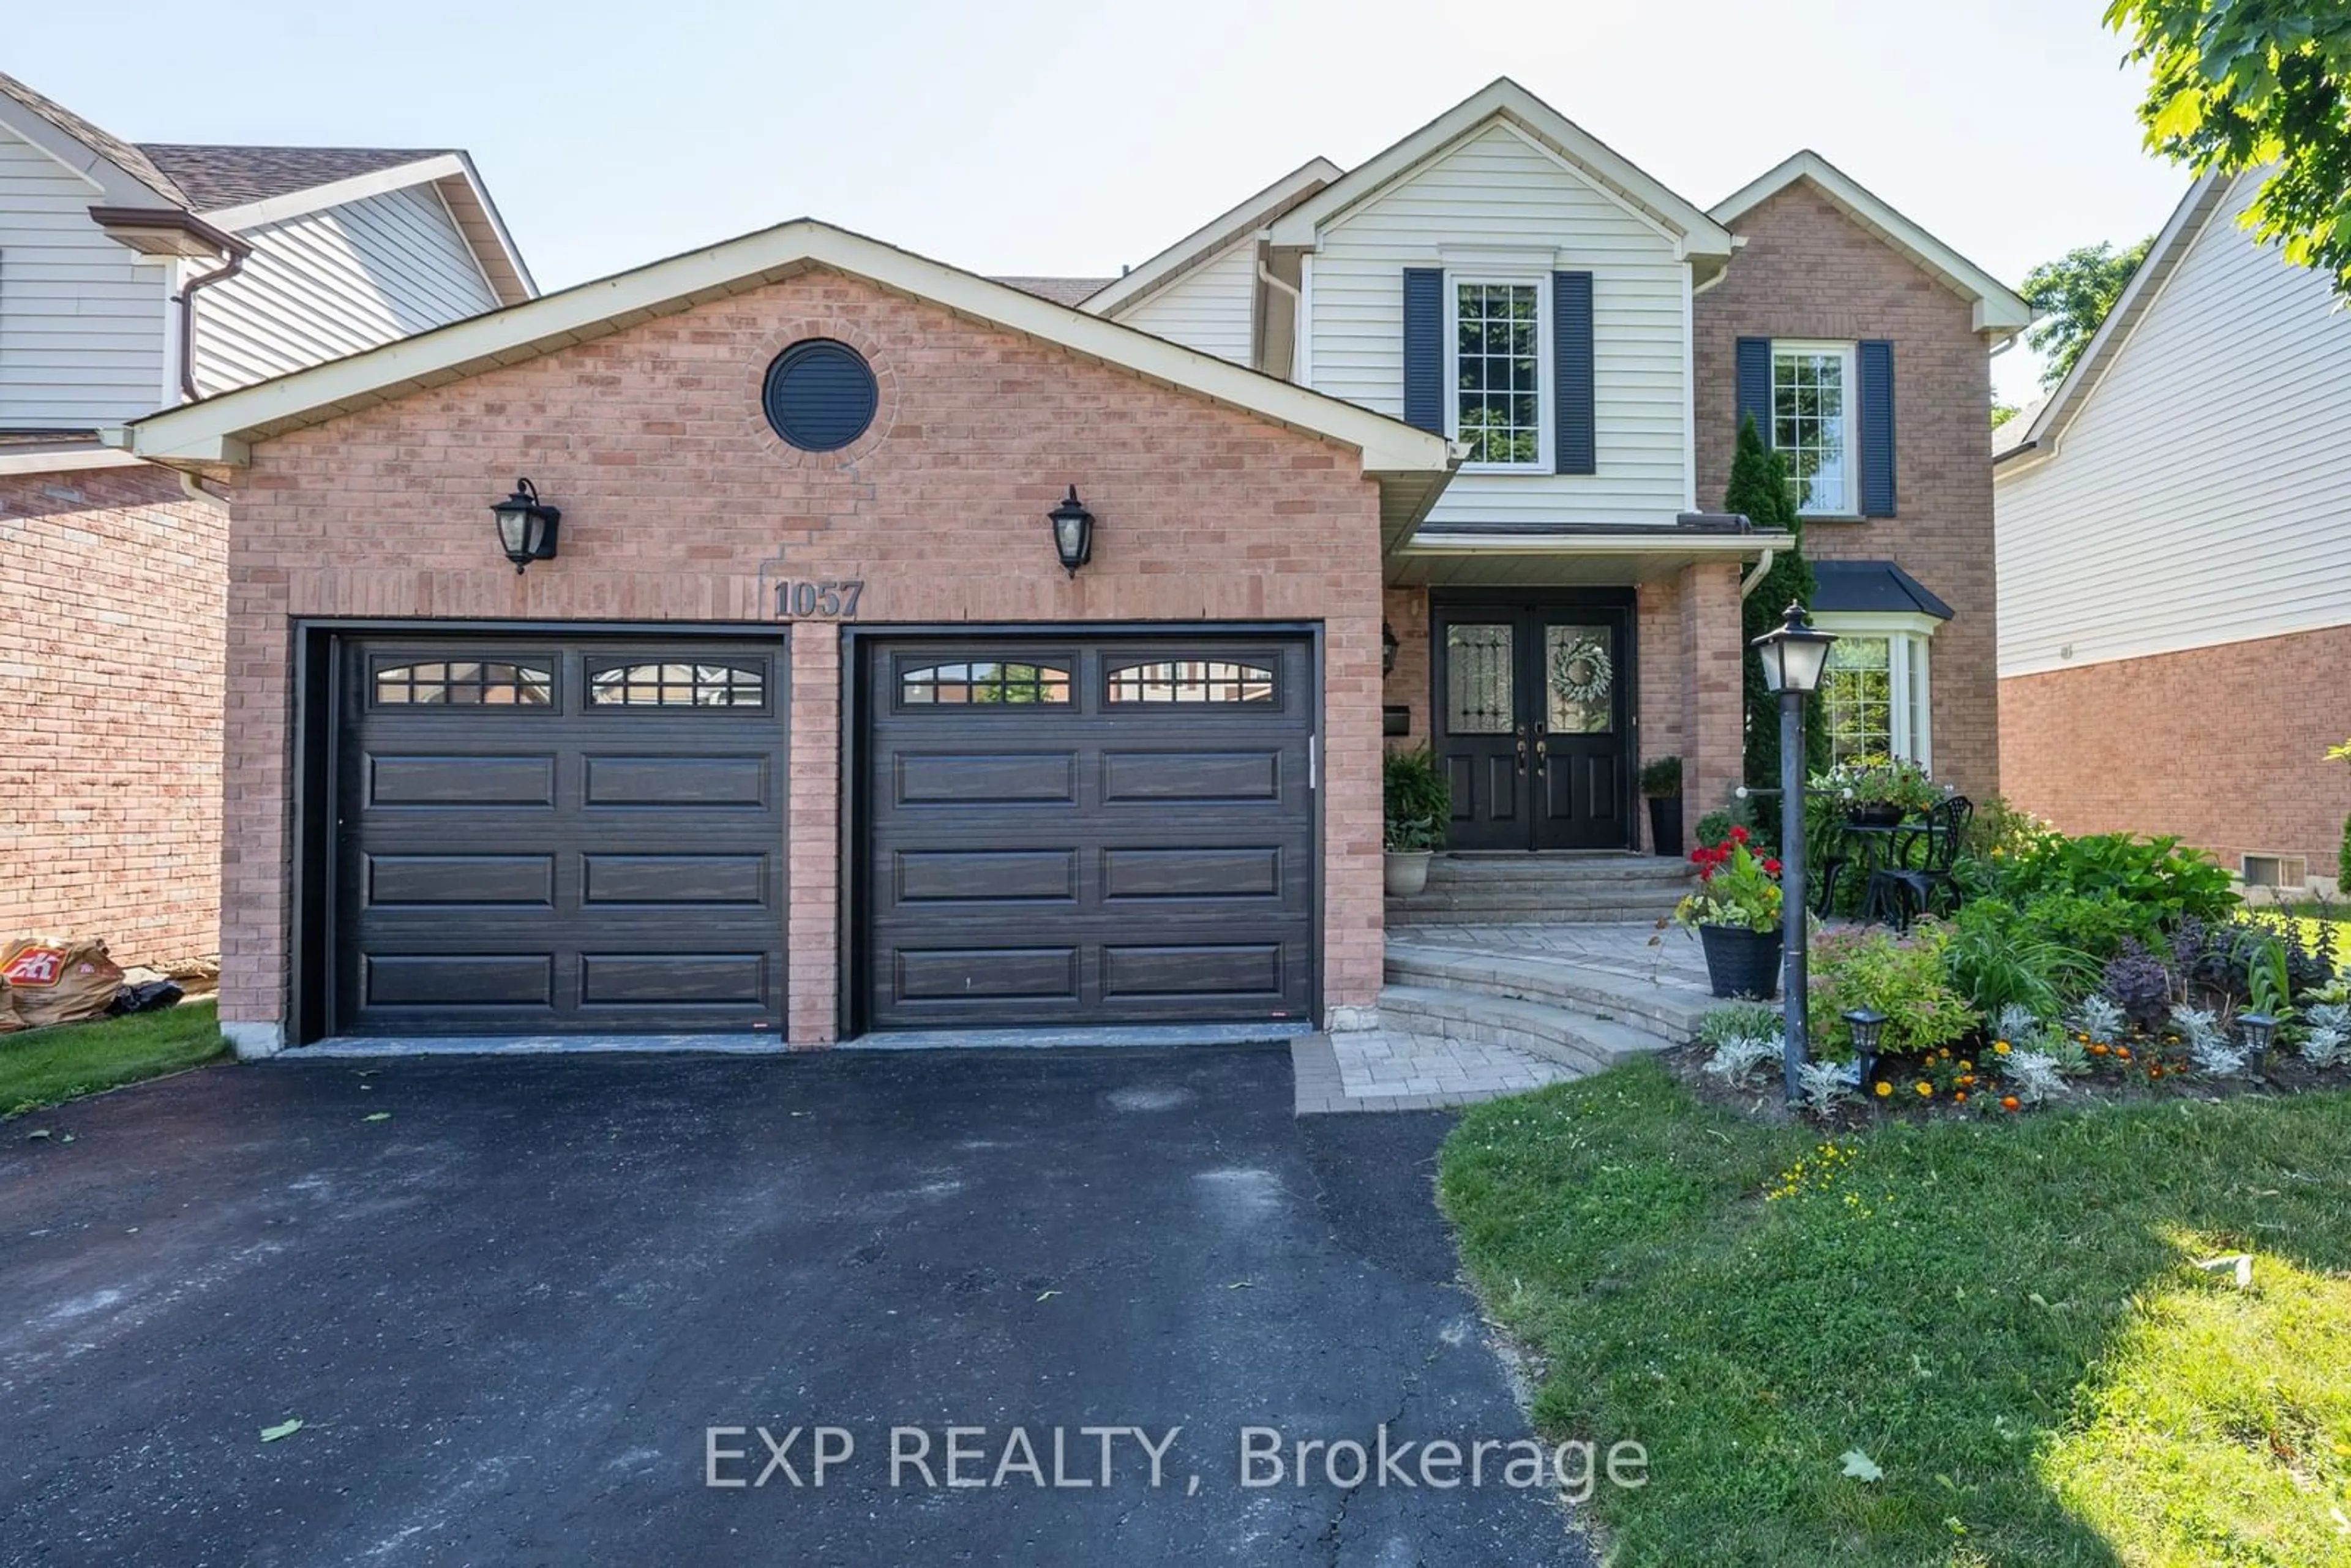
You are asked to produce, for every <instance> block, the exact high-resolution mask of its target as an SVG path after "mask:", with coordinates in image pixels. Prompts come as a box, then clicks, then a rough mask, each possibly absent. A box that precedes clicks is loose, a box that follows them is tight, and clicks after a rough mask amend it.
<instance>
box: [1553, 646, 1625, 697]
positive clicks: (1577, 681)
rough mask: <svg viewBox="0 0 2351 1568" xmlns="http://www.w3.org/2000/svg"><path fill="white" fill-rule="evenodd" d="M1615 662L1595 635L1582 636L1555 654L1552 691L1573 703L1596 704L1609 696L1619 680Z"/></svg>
mask: <svg viewBox="0 0 2351 1568" xmlns="http://www.w3.org/2000/svg"><path fill="white" fill-rule="evenodd" d="M1615 675H1616V664H1615V661H1614V660H1612V659H1611V658H1609V656H1608V650H1607V648H1606V647H1604V645H1603V644H1601V643H1599V642H1598V641H1597V640H1595V639H1593V638H1591V637H1578V638H1577V639H1576V640H1575V641H1574V642H1573V643H1569V644H1568V645H1567V646H1566V647H1564V648H1562V649H1561V650H1560V651H1559V652H1558V653H1553V654H1552V656H1551V685H1552V690H1553V691H1555V692H1557V693H1558V694H1559V695H1562V696H1563V697H1565V698H1567V699H1568V700H1569V701H1570V702H1579V703H1596V702H1600V701H1602V700H1604V699H1605V698H1606V697H1607V695H1608V687H1609V683H1610V682H1612V681H1613V680H1614V679H1615Z"/></svg>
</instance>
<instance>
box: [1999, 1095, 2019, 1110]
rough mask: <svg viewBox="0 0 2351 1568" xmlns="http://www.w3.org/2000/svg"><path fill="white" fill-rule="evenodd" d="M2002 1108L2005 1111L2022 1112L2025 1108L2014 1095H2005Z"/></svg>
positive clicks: (2002, 1098) (2002, 1099)
mask: <svg viewBox="0 0 2351 1568" xmlns="http://www.w3.org/2000/svg"><path fill="white" fill-rule="evenodd" d="M2000 1108H2001V1110H2003V1111H2021V1110H2022V1109H2023V1108H2024V1102H2023V1101H2022V1100H2019V1099H2018V1098H2017V1097H2016V1096H2015V1095H2013V1094H2009V1095H2004V1096H2002V1097H2001V1103H2000Z"/></svg>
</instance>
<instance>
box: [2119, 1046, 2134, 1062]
mask: <svg viewBox="0 0 2351 1568" xmlns="http://www.w3.org/2000/svg"><path fill="white" fill-rule="evenodd" d="M2115 1054H2116V1056H2118V1057H2120V1058H2122V1059H2123V1060H2124V1061H2129V1060H2130V1059H2131V1053H2130V1047H2129V1046H2127V1045H2118V1046H2116V1047H2115Z"/></svg>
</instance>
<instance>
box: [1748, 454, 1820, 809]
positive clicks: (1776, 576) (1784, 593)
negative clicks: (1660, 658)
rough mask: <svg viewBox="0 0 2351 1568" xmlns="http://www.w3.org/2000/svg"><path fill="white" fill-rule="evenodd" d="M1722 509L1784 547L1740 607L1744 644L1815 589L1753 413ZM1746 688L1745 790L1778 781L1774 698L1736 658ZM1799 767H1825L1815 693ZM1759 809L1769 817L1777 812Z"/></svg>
mask: <svg viewBox="0 0 2351 1568" xmlns="http://www.w3.org/2000/svg"><path fill="white" fill-rule="evenodd" d="M1722 509H1723V510H1724V511H1726V512H1739V513H1742V514H1744V515H1745V517H1747V520H1748V521H1750V522H1751V523H1753V524H1754V525H1755V526H1756V527H1757V528H1782V529H1785V530H1786V531H1787V532H1788V534H1789V535H1790V536H1791V542H1790V543H1789V545H1788V546H1787V547H1786V548H1785V549H1782V550H1780V551H1779V553H1778V554H1777V555H1775V556H1774V557H1773V558H1772V560H1771V570H1770V571H1767V572H1765V573H1764V574H1763V580H1762V581H1761V582H1760V583H1757V584H1756V585H1755V591H1753V592H1752V593H1750V594H1749V595H1748V596H1747V598H1746V600H1745V601H1743V602H1742V603H1741V604H1740V626H1741V635H1742V636H1743V637H1744V638H1745V639H1746V640H1747V641H1748V642H1750V643H1752V642H1753V641H1754V640H1755V639H1756V638H1758V637H1760V636H1761V635H1762V634H1763V633H1764V632H1769V631H1770V630H1771V628H1772V627H1774V626H1776V625H1778V624H1779V623H1780V618H1781V616H1782V615H1783V614H1784V613H1786V612H1787V609H1788V606H1789V605H1790V604H1792V603H1794V604H1803V605H1810V604H1811V603H1812V601H1813V591H1814V589H1815V588H1816V587H1817V584H1816V583H1815V581H1814V580H1813V567H1812V563H1811V562H1810V561H1808V560H1806V559H1804V549H1803V539H1804V530H1803V523H1802V519H1801V518H1799V517H1797V516H1796V503H1795V502H1794V500H1793V499H1792V498H1791V497H1790V496H1789V494H1788V465H1787V463H1786V461H1785V460H1784V459H1782V457H1781V455H1779V454H1778V453H1776V452H1774V451H1772V450H1771V448H1769V447H1767V446H1765V445H1764V444H1763V437H1762V435H1761V433H1760V432H1758V431H1757V430H1756V428H1755V416H1754V415H1753V414H1751V413H1750V414H1749V415H1748V416H1747V417H1746V418H1744V419H1742V420H1740V423H1739V445H1738V448H1737V449H1736V451H1735V452H1734V453H1733V454H1732V456H1731V459H1730V484H1729V487H1728V488H1727V489H1726V490H1725V491H1724V493H1723V498H1722ZM1741 667H1742V669H1743V671H1744V673H1745V676H1744V678H1745V692H1746V704H1745V706H1746V740H1747V746H1746V752H1747V755H1746V772H1745V777H1746V780H1747V787H1748V788H1749V789H1778V788H1779V787H1780V699H1779V698H1778V697H1776V696H1774V695H1771V691H1770V690H1769V689H1768V688H1767V687H1766V686H1765V685H1764V684H1763V664H1762V661H1761V660H1760V659H1757V658H1754V657H1752V656H1751V655H1750V656H1749V657H1747V658H1745V659H1744V660H1742V662H1741ZM1804 750H1805V760H1804V772H1805V775H1806V777H1810V776H1811V775H1813V774H1814V773H1818V772H1821V771H1822V770H1823V769H1824V768H1827V767H1828V765H1829V736H1828V729H1827V727H1825V726H1824V725H1823V723H1822V722H1821V703H1820V699H1819V698H1818V697H1817V696H1815V697H1814V698H1813V700H1812V701H1811V702H1810V703H1809V704H1808V705H1807V706H1806V707H1805V712H1804ZM1761 815H1763V816H1765V817H1768V818H1771V819H1772V820H1773V821H1777V819H1778V817H1779V813H1778V811H1777V810H1771V811H1765V812H1763V813H1761Z"/></svg>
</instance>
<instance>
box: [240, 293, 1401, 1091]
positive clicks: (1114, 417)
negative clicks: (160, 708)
mask: <svg viewBox="0 0 2351 1568" xmlns="http://www.w3.org/2000/svg"><path fill="white" fill-rule="evenodd" d="M809 337H828V338H834V339H839V340H842V341H845V342H848V343H850V344H852V345H853V346H855V347H856V348H858V349H859V350H861V351H862V352H863V353H864V354H865V355H866V356H867V357H868V358H869V360H870V361H872V365H873V368H874V371H875V373H876V376H877V378H878V380H879V382H880V383H881V411H880V413H879V414H878V415H877V417H876V419H875V421H874V424H873V427H872V430H871V431H870V432H869V433H868V434H866V435H865V436H864V437H862V438H861V439H860V440H859V441H858V442H857V443H856V444H853V445H852V446H851V447H849V448H848V449H846V450H844V451H841V452H838V453H831V454H809V453H801V452H798V451H795V450H793V449H791V448H789V447H787V446H785V445H784V444H781V443H780V442H778V440H777V439H776V438H775V436H774V435H773V434H771V433H770V432H769V431H768V427H767V424H766V423H765V421H764V419H763V418H762V417H761V414H760V413H759V386H760V378H761V377H762V375H763V374H764V372H765V371H766V370H767V367H768V363H769V361H771V360H772V359H773V358H774V357H775V355H776V354H777V353H778V351H780V350H782V349H783V348H784V347H786V346H787V345H789V344H790V343H792V342H794V341H797V340H800V339H804V338H809ZM517 474H523V475H528V476H530V477H531V478H532V479H533V480H534V481H536V483H537V484H538V486H539V488H540V490H541V491H542V492H543V493H544V494H545V495H546V496H547V497H548V499H549V501H551V502H553V503H555V504H556V505H559V506H560V507H562V508H563V532H562V540H561V546H562V552H561V555H560V557H559V559H556V560H554V561H551V562H546V563H542V564H539V565H536V566H533V567H532V568H531V569H530V570H529V571H528V572H527V573H523V574H520V575H517V573H516V572H515V571H513V570H511V569H510V568H509V567H508V566H507V564H506V563H505V561H504V560H503V559H501V558H500V557H499V555H498V553H497V551H496V549H495V547H494V543H493V540H492V537H491V529H490V523H489V517H488V514H487V510H486V508H487V507H488V504H489V502H490V501H491V500H492V499H494V498H495V497H498V496H500V495H503V494H504V493H505V492H506V490H507V487H508V486H510V485H511V484H512V483H513V480H514V476H516V475H517ZM1071 484H1075V485H1076V486H1078V488H1079V491H1080V493H1081V495H1082V496H1083V497H1084V498H1085V500H1086V503H1087V504H1088V505H1089V506H1090V507H1092V509H1093V510H1094V512H1095V513H1096V514H1097V516H1098V517H1100V519H1101V521H1100V528H1099V531H1098V534H1097V539H1096V545H1095V551H1094V559H1093V563H1092V566H1090V567H1089V568H1088V569H1087V570H1085V571H1084V572H1082V573H1081V574H1080V575H1079V576H1078V577H1077V578H1076V579H1075V580H1071V579H1069V578H1067V577H1065V576H1064V575H1063V574H1062V572H1061V570H1060V568H1059V567H1058V566H1057V565H1056V564H1055V562H1054V560H1053V559H1052V553H1051V547H1050V540H1049V538H1048V535H1047V529H1046V526H1045V522H1044V515H1045V513H1046V512H1047V510H1049V509H1050V507H1052V505H1053V503H1054V502H1055V501H1057V500H1059V499H1060V498H1061V495H1062V493H1063V490H1064V488H1065V486H1069V485H1071ZM1377 518H1378V495H1377V491H1376V487H1375V486H1374V485H1373V484H1372V483H1371V482H1370V481H1367V480H1365V479H1364V478H1363V477H1362V476H1361V475H1360V469H1359V463H1358V459H1357V457H1356V455H1355V454H1354V453H1353V451H1352V450H1345V449H1341V448H1338V447H1334V446H1331V445H1327V444H1322V443H1321V442H1318V441H1316V440H1313V439H1311V438H1310V437H1307V436H1304V435H1301V434H1297V433H1295V432H1291V431H1289V430H1285V429H1282V428H1280V427H1277V426H1274V425H1271V424H1270V423H1264V422H1261V421H1259V420H1257V419H1255V418H1253V417H1251V416H1249V415H1247V414H1243V413H1238V412H1235V411H1232V410H1229V409H1226V408H1222V407H1219V406H1217V405H1214V404H1211V403H1209V402H1205V401H1203V400H1200V399H1197V398H1195V397H1192V396H1190V395H1188V394H1185V393H1181V392H1175V391H1173V390H1170V389H1167V388H1165V387H1161V386H1157V385H1155V384H1151V383H1147V382H1143V381H1141V380H1139V379H1137V378H1135V377H1133V376H1131V375H1128V374H1126V373H1124V372H1122V371H1114V370H1112V369H1109V368H1106V367H1104V366H1102V365H1100V364H1096V363H1093V362H1092V361H1085V360H1081V359H1080V358H1078V357H1077V356H1074V355H1072V354H1070V353H1068V352H1066V351H1063V350H1060V349H1058V348H1055V347H1052V346H1050V345H1046V344H1042V343H1039V342H1036V341H1033V340H1029V339H1025V338H1021V337H1019V336H1016V335H1013V334H1009V333H1006V332H1002V331H998V330H995V329H987V328H985V327H981V326H978V325H976V324H973V323H971V322H969V321H967V320H965V319H960V318H957V317H955V316H953V315H951V314H949V313H948V312H946V310H944V309H940V308H935V307H933V306H929V305H926V304H922V303H917V302H914V301H912V300H909V299H907V298H903V297H900V296H897V295H893V294H889V293H885V292H883V291H882V290H880V289H877V288H874V287H871V286H869V285H867V284H865V283H863V282H862V281H859V280H856V279H852V278H849V277H841V276H839V275H836V274H829V273H823V272H810V273H807V274H803V275H801V276H799V277H793V278H791V279H789V280H787V281H784V282H780V283H776V284H771V285H768V286H767V287H764V288H761V289H758V290H757V291H755V292H751V293H747V294H744V295H742V296H739V297H737V298H733V299H730V300H726V301H723V302H718V303H712V304H705V305H702V306H700V307H697V308H694V309H692V310H690V311H688V312H685V313H684V314H681V315H677V316H672V317H667V318H664V319H658V320H655V321H652V322H648V323H643V324H641V325H637V326H634V327H631V328H628V329H624V330H622V331H621V332H619V333H616V334H615V335H613V336H611V337H608V338H604V339H601V340H596V341H593V342H590V343H587V344H582V345H579V346H575V347H572V348H569V349H566V350H561V351H559V352H557V353H554V354H551V355H549V356H547V357H544V358H540V359H537V360H534V361H528V362H527V363H523V364H518V365H514V366H510V367H507V368H504V369H500V370H496V371H489V372H486V373H484V374H481V375H478V376H475V377H473V378H471V379H469V380H465V381H462V382H455V383H454V384H452V385H451V386H449V387H447V388H444V389H438V390H435V391H432V392H419V393H414V394H412V395H410V396H408V397H405V398H402V399H400V400H398V401H395V402H389V403H386V404H383V405H381V406H379V407H376V408H372V409H369V410H366V411H364V412H361V413H353V414H349V415H345V416H343V417H341V418H339V419H336V420H334V421H332V422H330V423H327V424H324V425H320V426H317V427H314V428H311V429H308V430H305V431H300V432H297V433H294V434H287V435H285V436H282V437H278V438H277V439H274V440H269V441H265V442H262V443H260V444H257V445H256V447H255V448H254V455H253V465H252V467H251V469H250V470H249V472H248V474H247V476H246V482H245V484H244V486H243V487H242V488H241V489H240V492H239V496H238V503H237V520H236V530H235V545H234V548H233V550H232V554H231V559H230V570H229V580H230V586H229V660H230V669H231V674H232V684H231V695H230V698H229V708H228V722H227V756H228V778H229V780H230V786H231V788H230V790H229V807H228V811H227V819H226V850H225V894H226V899H227V911H228V913H227V915H226V918H225V922H224V930H223V934H222V950H223V963H224V973H223V977H222V1007H223V1013H222V1016H223V1018H224V1019H226V1020H229V1021H231V1022H233V1023H235V1024H238V1025H240V1026H263V1027H264V1028H266V1027H267V1026H271V1025H275V1024H276V1023H277V1021H278V1020H280V1019H282V1018H283V1017H284V1015H285V1011H286V1004H287V962H288V957H287V920H288V914H287V910H288V895H289V883H288V875H289V873H288V866H289V864H290V862H291V855H290V850H291V847H292V846H291V843H290V841H289V835H290V812H289V807H288V789H289V772H288V768H289V761H290V756H289V739H290V734H289V732H290V726H289V714H290V712H291V704H292V692H291V691H290V689H289V674H288V659H289V653H290V650H289V645H288V643H289V635H290V622H291V621H292V619H293V618H296V617H336V616H403V617H407V616H413V617H427V618H434V619H450V620H470V621H491V620H507V621H561V620H580V621H597V620H605V621H611V620H625V621H665V620H674V621H680V622H704V623H709V622H746V623H761V622H768V619H769V615H770V612H771V609H772V606H771V603H770V599H771V590H770V586H769V585H770V581H771V580H772V579H774V578H777V577H779V576H787V577H791V578H804V577H805V578H852V577H853V578H862V579H863V580H865V582H866V584H867V587H866V590H865V593H864V600H863V604H862V615H861V620H862V622H864V623H868V624H872V623H888V622H963V621H969V622H1006V623H1045V622H1089V621H1106V622H1107V621H1140V620H1169V621H1235V622H1248V621H1283V620H1289V621H1314V622H1322V626H1323V629H1324V640H1325V641H1324V648H1325V670H1324V723H1323V727H1322V736H1323V744H1324V758H1325V760H1326V766H1325V768H1324V786H1323V795H1322V805H1323V821H1324V830H1323V831H1324V837H1323V854H1322V894H1323V906H1324V908H1323V914H1324V920H1323V933H1324V935H1323V944H1324V946H1323V1000H1324V1004H1325V1007H1326V1009H1339V1008H1350V1007H1367V1006H1369V1005H1371V1004H1372V1002H1373V1001H1374V998H1375V997H1376V995H1377V992H1378V989H1379V986H1380V976H1381V966H1382V953H1381V929H1380V924H1381V905H1380V896H1381V895H1380V800H1379V777H1378V768H1377V759H1378V756H1379V739H1380V737H1379V725H1380V718H1379V700H1380V697H1379V681H1378V676H1377V671H1378V668H1379V665H1378V659H1379V654H1380V641H1379V639H1380V608H1381V592H1380V564H1379V545H1378V521H1377ZM1399 630H1401V628H1399ZM791 652H792V664H793V669H792V680H791V773H792V784H791V796H790V811H789V824H790V825H789V832H790V834H791V838H792V844H791V846H790V849H791V856H792V861H791V863H792V876H791V891H790V906H789V915H788V923H787V924H788V932H789V957H790V1004H789V1006H790V1019H789V1026H790V1035H791V1039H792V1040H793V1041H794V1043H796V1044H802V1045H816V1044H821V1043H824V1042H826V1041H829V1040H831V1038H832V1036H833V1032H834V1027H835V1021H834V1020H835V1019H836V1016H837V1005H838V988H839V985H840V956H841V954H840V936H841V934H840V931H839V918H838V897H837V894H838V888H839V879H840V865H839V858H840V857H839V821H840V818H839V813H840V810H841V783H842V781H841V750H840V744H839V731H840V723H841V712H840V701H841V677H840V643H839V633H838V631H837V629H836V628H834V627H833V626H831V625H830V624H820V623H814V622H803V623H801V624H799V625H798V626H795V627H794V628H793V629H792V633H791ZM244 1032H245V1033H246V1035H247V1036H248V1037H250V1036H251V1035H252V1034H253V1032H254V1031H253V1030H245V1031H244Z"/></svg>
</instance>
